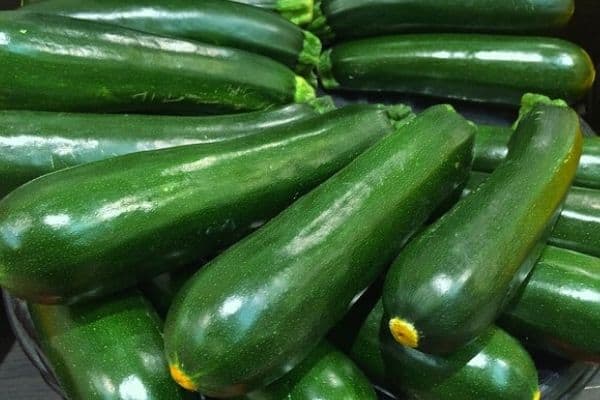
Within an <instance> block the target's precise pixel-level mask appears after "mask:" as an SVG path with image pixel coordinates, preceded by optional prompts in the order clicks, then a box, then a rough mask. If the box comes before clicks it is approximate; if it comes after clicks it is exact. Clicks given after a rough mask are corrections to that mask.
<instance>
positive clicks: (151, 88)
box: [0, 10, 314, 113]
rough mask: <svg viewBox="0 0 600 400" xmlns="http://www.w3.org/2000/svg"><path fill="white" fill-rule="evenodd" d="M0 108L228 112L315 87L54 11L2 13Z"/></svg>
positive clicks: (274, 70) (261, 62) (224, 54)
mask: <svg viewBox="0 0 600 400" xmlns="http://www.w3.org/2000/svg"><path fill="white" fill-rule="evenodd" d="M0 70H1V71H2V74H0V108H3V109H29V110H40V111H80V112H113V111H119V112H123V111H145V112H146V111H151V112H159V113H200V112H212V113H219V112H232V111H236V110H258V109H264V108H267V107H269V106H272V105H277V104H287V103H291V102H297V103H302V102H304V101H306V100H309V99H311V98H313V97H314V89H313V88H312V86H310V85H309V84H308V83H307V82H306V81H305V80H304V79H303V78H301V77H299V76H297V75H295V74H294V73H293V72H292V70H290V69H288V68H287V67H285V66H284V65H282V64H280V63H278V62H275V61H273V60H271V59H269V58H267V57H263V56H260V55H257V54H252V53H249V52H246V51H243V50H238V49H232V48H228V47H217V46H214V45H209V44H204V43H199V42H192V41H185V40H181V39H171V38H166V37H159V36H154V35H151V34H147V33H143V32H139V31H134V30H130V29H126V28H122V27H117V26H114V25H110V24H103V23H96V22H91V21H82V20H78V19H73V18H67V17H63V16H58V15H41V14H35V13H23V12H22V11H19V10H17V11H7V12H2V13H0Z"/></svg>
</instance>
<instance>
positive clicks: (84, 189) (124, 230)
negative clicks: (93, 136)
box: [0, 105, 406, 303]
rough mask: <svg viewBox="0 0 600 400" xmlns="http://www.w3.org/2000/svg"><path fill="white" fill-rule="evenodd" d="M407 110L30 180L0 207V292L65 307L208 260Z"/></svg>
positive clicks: (371, 112) (352, 115)
mask: <svg viewBox="0 0 600 400" xmlns="http://www.w3.org/2000/svg"><path fill="white" fill-rule="evenodd" d="M403 112H406V107H403V106H398V107H393V108H385V107H380V106H372V105H355V106H350V107H346V108H344V109H340V110H336V111H332V112H331V113H328V114H325V115H322V116H319V117H315V118H311V119H308V120H305V121H300V122H299V123H297V124H293V125H291V126H290V127H287V126H285V125H284V126H281V127H280V128H273V129H270V130H268V131H266V132H265V133H264V134H262V135H251V136H247V137H242V138H240V139H237V140H230V141H226V142H218V143H211V144H198V145H189V146H179V147H174V148H169V149H162V150H153V151H145V152H139V153H133V154H128V155H124V156H119V157H114V158H110V159H106V160H101V161H96V162H94V163H89V164H83V165H79V166H76V167H72V168H68V169H65V170H62V171H57V172H54V173H51V174H48V175H45V176H43V177H40V178H38V179H36V180H33V181H31V182H29V183H27V184H25V185H23V186H21V187H20V188H18V189H17V190H15V191H13V192H12V193H11V194H9V195H8V196H6V197H5V198H4V199H3V200H2V201H1V202H0V232H1V234H0V286H3V287H4V288H5V289H7V290H8V291H9V292H11V293H13V294H14V295H16V296H18V297H23V298H26V299H28V300H30V301H35V302H38V303H56V302H67V303H68V302H74V301H77V300H80V299H83V298H87V297H97V296H100V295H104V294H109V293H111V292H115V291H117V290H119V289H123V288H126V287H129V286H132V285H135V284H137V283H138V282H140V281H142V280H146V279H149V278H151V277H153V276H156V275H159V274H161V273H163V272H166V271H169V270H174V269H176V268H179V267H182V266H186V265H189V264H190V263H197V262H199V261H200V260H203V259H204V260H205V259H206V258H208V257H211V256H213V255H214V254H215V253H216V252H217V251H219V250H220V249H222V248H224V247H226V246H228V245H229V244H231V243H234V242H235V241H236V240H237V239H239V238H240V237H241V236H243V235H245V234H247V233H249V232H250V231H251V230H253V229H255V228H257V227H258V226H260V225H262V224H263V223H264V221H265V220H267V219H269V218H270V217H273V216H274V215H276V214H277V213H278V212H279V211H280V210H282V209H283V208H285V207H286V206H287V205H288V204H290V203H291V202H292V201H293V200H294V199H295V198H296V197H298V196H299V195H300V194H302V193H304V192H307V191H308V190H310V189H312V188H313V187H314V186H316V185H318V184H319V183H320V182H321V181H323V180H325V179H326V178H328V177H329V176H331V175H332V174H333V173H335V172H336V171H337V170H339V169H340V168H342V167H343V166H345V165H346V164H347V163H349V162H350V161H351V160H352V159H353V158H354V157H356V156H357V155H358V154H359V153H361V152H362V151H363V150H365V149H366V148H367V147H369V146H370V145H372V144H373V143H375V142H376V141H377V140H379V139H380V138H382V137H383V136H385V135H387V134H389V133H391V132H393V131H394V128H393V122H394V121H393V119H392V118H391V117H390V115H391V114H394V115H395V116H396V117H398V118H401V117H402V113H403ZM74 238H76V240H75V239H74Z"/></svg>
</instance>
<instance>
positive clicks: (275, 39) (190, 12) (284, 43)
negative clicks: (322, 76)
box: [22, 0, 321, 74]
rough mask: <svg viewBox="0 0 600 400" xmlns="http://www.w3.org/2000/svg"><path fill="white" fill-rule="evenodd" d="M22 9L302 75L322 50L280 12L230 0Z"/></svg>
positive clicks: (87, 0)
mask: <svg viewBox="0 0 600 400" xmlns="http://www.w3.org/2000/svg"><path fill="white" fill-rule="evenodd" d="M22 10H24V11H27V12H36V13H41V14H58V15H63V16H67V17H72V18H78V19H85V20H91V21H97V22H104V23H110V24H115V25H120V26H124V27H127V28H131V29H136V30H139V31H144V32H148V33H152V34H156V35H159V36H169V37H176V38H183V39H190V40H197V41H199V42H203V43H211V44H214V45H218V46H227V47H234V48H237V49H242V50H246V51H251V52H253V53H257V54H261V55H264V56H267V57H270V58H272V59H274V60H276V61H279V62H280V63H282V64H285V65H287V66H288V67H290V68H292V69H294V70H296V71H298V72H302V73H304V72H306V71H310V70H311V69H312V68H313V67H314V66H316V65H317V62H318V59H319V55H320V54H321V42H320V41H319V39H318V38H317V37H316V36H314V35H313V34H312V33H310V32H306V31H303V30H302V29H300V28H299V27H298V26H296V25H294V24H293V23H291V22H289V21H288V20H286V19H284V18H281V17H280V16H278V15H277V14H274V13H272V12H269V11H266V10H261V9H259V8H256V7H252V6H249V5H245V4H240V3H237V2H232V1H223V0H202V1H201V2H190V1H188V0H169V1H165V0H135V1H127V2H123V1H120V0H46V1H42V2H40V3H36V4H33V5H29V6H26V7H24V8H23V9H22ZM246 73H251V74H252V73H254V71H247V72H246Z"/></svg>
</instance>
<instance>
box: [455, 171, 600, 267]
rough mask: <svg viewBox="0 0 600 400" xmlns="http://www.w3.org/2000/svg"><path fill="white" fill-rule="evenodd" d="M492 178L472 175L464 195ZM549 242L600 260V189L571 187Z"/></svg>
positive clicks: (480, 173)
mask: <svg viewBox="0 0 600 400" xmlns="http://www.w3.org/2000/svg"><path fill="white" fill-rule="evenodd" d="M488 176H489V175H488V174H485V173H482V172H472V173H471V177H470V178H469V181H468V182H467V186H466V188H465V190H464V191H463V196H466V195H468V194H469V193H471V192H472V191H474V190H475V189H476V188H477V187H478V186H479V185H481V183H483V182H484V181H485V180H486V179H487V178H488ZM548 243H550V244H552V245H555V246H558V247H562V248H565V249H570V250H574V251H578V252H581V253H586V254H590V255H592V256H596V257H600V190H596V189H588V188H581V187H577V186H573V187H571V189H570V190H569V193H568V195H567V198H566V200H565V203H564V206H563V208H562V210H561V212H560V216H559V217H558V220H557V221H556V224H555V225H554V229H552V233H551V234H550V237H549V238H548Z"/></svg>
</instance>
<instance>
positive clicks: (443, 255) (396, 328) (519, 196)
mask: <svg viewBox="0 0 600 400" xmlns="http://www.w3.org/2000/svg"><path fill="white" fill-rule="evenodd" d="M582 141H583V138H582V134H581V130H580V126H579V118H578V116H577V114H576V113H575V112H574V111H573V110H571V109H570V108H568V107H560V106H553V105H546V104H537V105H535V106H534V107H533V109H532V111H531V112H529V113H528V114H527V115H525V116H524V117H523V118H522V119H521V120H520V122H519V125H518V127H517V129H516V131H515V134H514V135H513V137H512V140H511V143H510V146H509V147H510V151H509V154H508V156H507V158H506V160H505V162H504V163H503V164H501V165H500V166H499V167H498V168H496V170H495V171H494V172H493V173H492V175H491V176H490V178H489V179H488V180H486V181H485V182H484V183H483V184H482V185H480V186H479V187H478V189H477V190H475V191H474V192H473V193H472V194H471V195H469V196H468V197H466V198H464V199H462V200H461V201H460V202H459V203H457V205H456V206H455V207H454V208H453V209H452V210H450V211H449V212H448V213H446V214H445V215H444V216H443V217H441V218H440V219H439V220H437V221H436V222H435V223H434V224H432V225H431V226H430V227H428V228H427V229H426V230H425V231H424V232H423V233H422V234H421V235H420V236H419V237H418V238H416V239H415V240H414V241H412V242H411V243H410V244H409V245H408V246H407V247H406V248H405V249H404V251H403V252H402V253H401V254H400V256H399V257H398V259H397V260H396V261H395V262H394V264H393V265H392V267H391V268H390V270H389V272H388V274H387V277H386V281H385V287H384V291H383V304H384V307H385V310H386V314H388V315H389V316H390V320H389V323H390V331H391V332H392V333H393V334H394V336H395V338H396V340H397V341H398V342H399V345H400V344H403V345H407V346H410V347H413V348H417V349H419V350H420V351H423V352H426V353H431V354H448V353H451V352H453V351H456V350H457V349H458V348H460V347H462V346H464V345H465V344H466V343H468V342H469V341H471V340H473V339H474V338H475V337H477V336H479V335H481V334H483V332H484V331H485V329H487V327H488V326H489V325H490V324H491V323H492V322H493V321H494V320H495V318H496V317H497V316H498V315H499V313H500V311H501V309H502V307H503V306H505V305H506V302H507V301H509V300H510V299H511V298H512V297H513V296H514V295H515V294H516V293H515V292H516V289H518V287H520V286H521V283H522V282H523V281H524V279H525V278H526V277H527V275H528V274H529V272H530V271H531V268H533V266H534V264H535V262H536V261H537V258H538V257H539V255H540V253H541V251H542V248H543V244H545V241H546V240H547V237H548V235H549V233H550V231H551V229H552V227H553V225H554V222H555V221H556V218H557V217H558V213H559V212H560V207H561V206H562V203H563V201H564V198H565V197H566V195H567V192H568V190H569V187H570V186H571V182H572V180H573V177H574V176H575V171H576V169H577V165H578V162H579V156H580V154H581V146H582ZM491 221H493V223H491Z"/></svg>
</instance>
